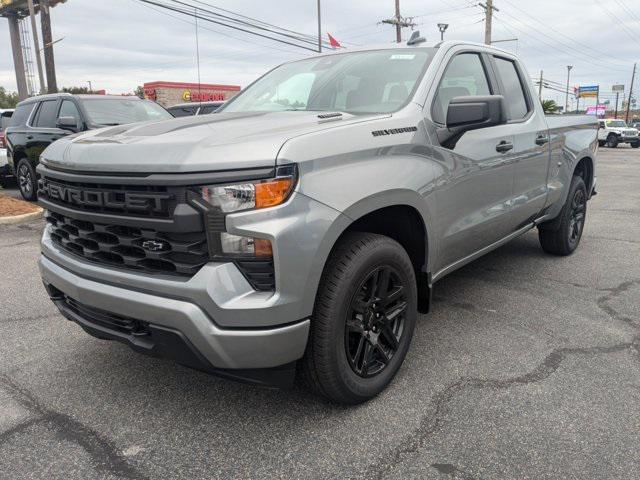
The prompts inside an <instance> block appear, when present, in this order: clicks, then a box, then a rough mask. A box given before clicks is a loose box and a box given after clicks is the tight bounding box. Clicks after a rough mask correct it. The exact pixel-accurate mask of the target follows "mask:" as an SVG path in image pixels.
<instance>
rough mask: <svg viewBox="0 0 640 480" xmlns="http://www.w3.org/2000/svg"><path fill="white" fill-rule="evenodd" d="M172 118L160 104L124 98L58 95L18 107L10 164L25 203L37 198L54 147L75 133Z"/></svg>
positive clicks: (9, 135)
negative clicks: (42, 164) (41, 164)
mask: <svg viewBox="0 0 640 480" xmlns="http://www.w3.org/2000/svg"><path fill="white" fill-rule="evenodd" d="M169 118H172V116H171V115H170V114H169V112H167V111H166V110H165V109H164V108H162V107H161V106H160V105H158V104H157V103H154V102H151V101H149V100H141V99H139V98H138V97H134V96H122V95H72V94H70V93H55V94H51V95H40V96H37V97H31V98H28V99H27V100H24V101H22V102H20V103H19V104H18V106H17V107H16V110H15V113H14V115H13V117H12V120H11V124H10V126H9V127H8V128H7V129H6V131H5V143H6V145H7V160H8V164H9V167H10V168H11V170H12V172H13V173H14V174H15V175H16V177H17V179H18V188H19V189H20V193H21V194H22V197H23V198H24V199H25V200H35V199H36V198H37V189H38V185H37V178H36V171H35V169H36V166H37V165H38V161H39V157H40V154H41V153H42V152H43V151H44V149H45V148H47V147H48V146H49V145H50V144H51V143H53V142H55V141H56V140H59V139H61V138H63V137H65V136H67V135H71V134H73V133H79V132H84V131H85V130H93V129H95V128H100V127H106V126H114V125H124V124H126V123H134V122H144V121H149V120H166V119H169Z"/></svg>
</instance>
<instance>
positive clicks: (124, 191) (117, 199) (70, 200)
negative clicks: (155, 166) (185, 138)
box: [38, 177, 185, 218]
mask: <svg viewBox="0 0 640 480" xmlns="http://www.w3.org/2000/svg"><path fill="white" fill-rule="evenodd" d="M38 196H39V197H42V198H43V199H45V200H48V201H49V202H52V203H54V204H56V205H61V206H65V207H72V208H73V209H74V210H79V211H82V212H91V213H101V214H115V215H126V216H134V217H135V216H138V217H144V218H169V217H170V216H171V213H172V212H173V210H174V209H175V207H176V205H177V204H178V203H180V202H184V197H185V190H184V188H170V187H162V186H155V185H118V184H111V183H110V184H97V183H85V182H69V181H66V180H61V179H57V178H56V179H55V180H52V179H50V178H46V177H44V178H42V179H40V180H39V182H38Z"/></svg>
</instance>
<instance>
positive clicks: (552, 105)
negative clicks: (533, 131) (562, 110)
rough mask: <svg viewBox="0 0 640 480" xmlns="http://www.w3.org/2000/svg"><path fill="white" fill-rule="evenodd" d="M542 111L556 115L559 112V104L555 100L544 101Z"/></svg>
mask: <svg viewBox="0 0 640 480" xmlns="http://www.w3.org/2000/svg"><path fill="white" fill-rule="evenodd" d="M542 110H544V113H555V112H557V111H558V104H557V103H556V102H555V100H542Z"/></svg>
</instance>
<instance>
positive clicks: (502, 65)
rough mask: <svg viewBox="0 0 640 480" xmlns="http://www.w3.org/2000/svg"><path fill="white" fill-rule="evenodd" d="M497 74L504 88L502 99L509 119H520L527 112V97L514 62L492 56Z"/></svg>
mask: <svg viewBox="0 0 640 480" xmlns="http://www.w3.org/2000/svg"><path fill="white" fill-rule="evenodd" d="M493 58H494V60H495V62H496V68H497V70H498V75H500V79H501V80H502V87H503V88H504V100H505V103H506V107H507V118H508V119H509V120H522V119H523V118H524V117H526V116H527V114H528V113H529V110H530V109H529V106H528V105H527V97H526V95H525V93H524V87H523V83H522V79H521V78H520V74H519V73H518V69H517V67H516V64H515V62H513V61H512V60H507V59H506V58H500V57H493Z"/></svg>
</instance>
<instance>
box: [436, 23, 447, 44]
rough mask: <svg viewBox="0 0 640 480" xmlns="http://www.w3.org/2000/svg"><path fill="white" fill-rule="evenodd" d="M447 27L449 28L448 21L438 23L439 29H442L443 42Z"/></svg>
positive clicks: (441, 38) (441, 37)
mask: <svg viewBox="0 0 640 480" xmlns="http://www.w3.org/2000/svg"><path fill="white" fill-rule="evenodd" d="M447 28H449V24H448V23H439V24H438V29H439V30H440V41H441V42H442V41H443V40H444V32H446V31H447Z"/></svg>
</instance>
